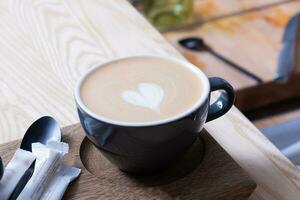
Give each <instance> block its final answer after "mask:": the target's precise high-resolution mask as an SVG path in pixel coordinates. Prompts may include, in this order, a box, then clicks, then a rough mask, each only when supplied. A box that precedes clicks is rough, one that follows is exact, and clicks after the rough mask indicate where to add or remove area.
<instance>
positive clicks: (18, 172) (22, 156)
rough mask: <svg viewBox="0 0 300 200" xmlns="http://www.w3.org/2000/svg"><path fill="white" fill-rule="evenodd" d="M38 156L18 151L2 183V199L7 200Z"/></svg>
mask: <svg viewBox="0 0 300 200" xmlns="http://www.w3.org/2000/svg"><path fill="white" fill-rule="evenodd" d="M35 159H36V156H35V155H34V154H32V153H31V152H29V151H25V150H22V149H17V151H16V152H15V154H14V156H13V157H12V159H11V160H10V162H9V163H8V164H7V166H6V168H5V170H4V174H3V177H2V179H1V181H0V197H1V198H0V199H1V200H7V199H8V198H9V197H10V195H11V194H12V192H13V191H14V189H15V187H16V185H17V184H18V182H19V181H20V179H21V177H22V176H23V175H24V173H25V171H26V170H27V169H28V168H29V167H30V165H31V164H32V163H33V162H34V161H35Z"/></svg>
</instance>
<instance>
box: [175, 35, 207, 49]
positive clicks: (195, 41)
mask: <svg viewBox="0 0 300 200" xmlns="http://www.w3.org/2000/svg"><path fill="white" fill-rule="evenodd" d="M179 44H180V45H182V46H184V47H185V48H187V49H190V50H197V51H207V49H208V48H209V47H208V46H207V45H206V44H205V42H204V40H203V39H201V38H196V37H190V38H185V39H181V40H179Z"/></svg>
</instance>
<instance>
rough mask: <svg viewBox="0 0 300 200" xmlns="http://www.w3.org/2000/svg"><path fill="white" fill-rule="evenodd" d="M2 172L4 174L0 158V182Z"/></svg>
mask: <svg viewBox="0 0 300 200" xmlns="http://www.w3.org/2000/svg"><path fill="white" fill-rule="evenodd" d="M3 172H4V165H3V162H2V158H1V157H0V180H1V178H2V176H3Z"/></svg>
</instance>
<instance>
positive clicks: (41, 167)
mask: <svg viewBox="0 0 300 200" xmlns="http://www.w3.org/2000/svg"><path fill="white" fill-rule="evenodd" d="M68 150H69V146H68V144H66V143H63V142H50V143H49V144H47V145H43V144H41V143H34V144H32V153H33V154H34V155H35V156H36V157H37V160H36V165H35V170H34V173H33V176H32V178H31V179H30V180H29V181H28V183H27V184H26V186H25V187H24V189H23V191H22V192H21V194H20V195H19V197H18V200H27V199H30V200H40V199H41V200H48V199H49V200H50V199H51V200H59V199H61V198H62V196H63V194H64V192H65V190H66V189H67V187H68V185H69V183H70V182H71V181H72V180H74V179H75V178H76V177H77V176H78V175H79V174H80V169H78V168H75V167H71V166H67V165H65V164H64V163H63V156H64V155H65V154H66V153H68Z"/></svg>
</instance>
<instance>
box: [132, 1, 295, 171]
mask: <svg viewBox="0 0 300 200" xmlns="http://www.w3.org/2000/svg"><path fill="white" fill-rule="evenodd" d="M130 2H131V3H132V4H133V5H134V6H135V7H137V8H138V10H139V11H140V12H141V13H142V14H143V15H144V16H145V18H147V19H148V20H149V22H151V23H152V24H153V26H155V27H156V28H157V29H158V30H159V31H160V32H162V33H163V35H164V36H165V37H166V39H167V40H169V42H170V43H172V44H173V45H174V47H175V48H176V49H178V50H179V51H180V52H181V53H182V54H183V55H184V56H185V57H186V58H187V59H188V60H189V61H190V62H192V63H193V64H195V65H196V66H197V67H199V68H200V69H201V70H202V71H204V72H205V73H206V74H207V76H220V77H223V78H224V79H226V80H228V81H229V82H230V83H231V84H232V85H233V86H234V88H235V91H236V95H237V98H236V103H235V105H236V106H237V107H238V108H239V109H240V110H241V111H242V112H243V113H244V114H245V115H246V116H247V117H248V118H249V119H250V120H251V121H252V122H253V123H254V124H255V125H256V126H257V127H258V128H259V129H261V131H262V132H263V133H264V134H265V136H266V137H267V138H268V139H269V140H271V141H272V142H273V144H274V145H276V146H277V147H278V148H279V149H280V150H281V151H282V153H283V154H285V155H286V156H287V157H288V158H289V159H290V160H291V161H292V162H293V163H294V164H295V165H299V166H300V53H299V48H298V47H299V37H300V36H299V26H300V14H299V13H300V1H299V0H264V1H261V0H226V1H224V0H130ZM299 166H298V167H299Z"/></svg>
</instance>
